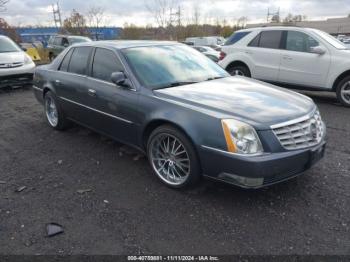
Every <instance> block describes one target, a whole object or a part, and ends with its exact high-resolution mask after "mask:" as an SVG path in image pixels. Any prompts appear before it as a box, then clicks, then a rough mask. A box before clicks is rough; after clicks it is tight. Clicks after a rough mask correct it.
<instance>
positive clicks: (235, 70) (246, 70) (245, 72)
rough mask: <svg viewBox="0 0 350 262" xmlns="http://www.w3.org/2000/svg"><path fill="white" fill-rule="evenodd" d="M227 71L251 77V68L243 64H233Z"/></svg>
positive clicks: (234, 74)
mask: <svg viewBox="0 0 350 262" xmlns="http://www.w3.org/2000/svg"><path fill="white" fill-rule="evenodd" d="M227 71H228V72H229V74H230V75H231V76H245V77H251V74H250V71H249V68H248V67H246V66H243V65H236V66H231V67H230V68H229V69H228V70H227Z"/></svg>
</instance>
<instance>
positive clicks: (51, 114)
mask: <svg viewBox="0 0 350 262" xmlns="http://www.w3.org/2000/svg"><path fill="white" fill-rule="evenodd" d="M45 109H46V117H47V119H48V120H49V123H50V124H51V125H52V126H53V127H55V126H57V124H58V113H57V108H56V104H55V102H54V101H53V99H51V98H47V99H46V102H45Z"/></svg>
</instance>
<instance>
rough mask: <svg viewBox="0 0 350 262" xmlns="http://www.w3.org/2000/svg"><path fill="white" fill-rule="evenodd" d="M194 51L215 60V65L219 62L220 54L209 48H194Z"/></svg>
mask: <svg viewBox="0 0 350 262" xmlns="http://www.w3.org/2000/svg"><path fill="white" fill-rule="evenodd" d="M193 48H194V49H196V50H197V51H199V52H201V53H202V54H204V55H206V56H207V57H208V58H210V59H211V60H213V61H214V62H215V63H217V62H219V58H220V52H218V51H215V50H214V49H213V48H211V47H209V46H193Z"/></svg>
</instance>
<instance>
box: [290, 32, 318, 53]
mask: <svg viewBox="0 0 350 262" xmlns="http://www.w3.org/2000/svg"><path fill="white" fill-rule="evenodd" d="M315 46H319V43H318V42H317V41H316V40H315V39H314V38H312V37H311V36H309V35H307V34H305V33H302V32H297V31H288V34H287V40H286V49H287V50H289V51H297V52H311V48H312V47H315Z"/></svg>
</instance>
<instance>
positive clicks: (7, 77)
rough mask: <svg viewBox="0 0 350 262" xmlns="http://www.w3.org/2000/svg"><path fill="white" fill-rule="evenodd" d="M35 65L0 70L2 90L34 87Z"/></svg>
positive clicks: (0, 86)
mask: <svg viewBox="0 0 350 262" xmlns="http://www.w3.org/2000/svg"><path fill="white" fill-rule="evenodd" d="M34 69H35V64H34V63H30V64H26V65H23V66H20V67H15V68H6V69H5V68H4V69H0V88H5V87H12V88H13V87H14V88H16V87H22V86H27V85H32V83H33V74H34Z"/></svg>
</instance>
